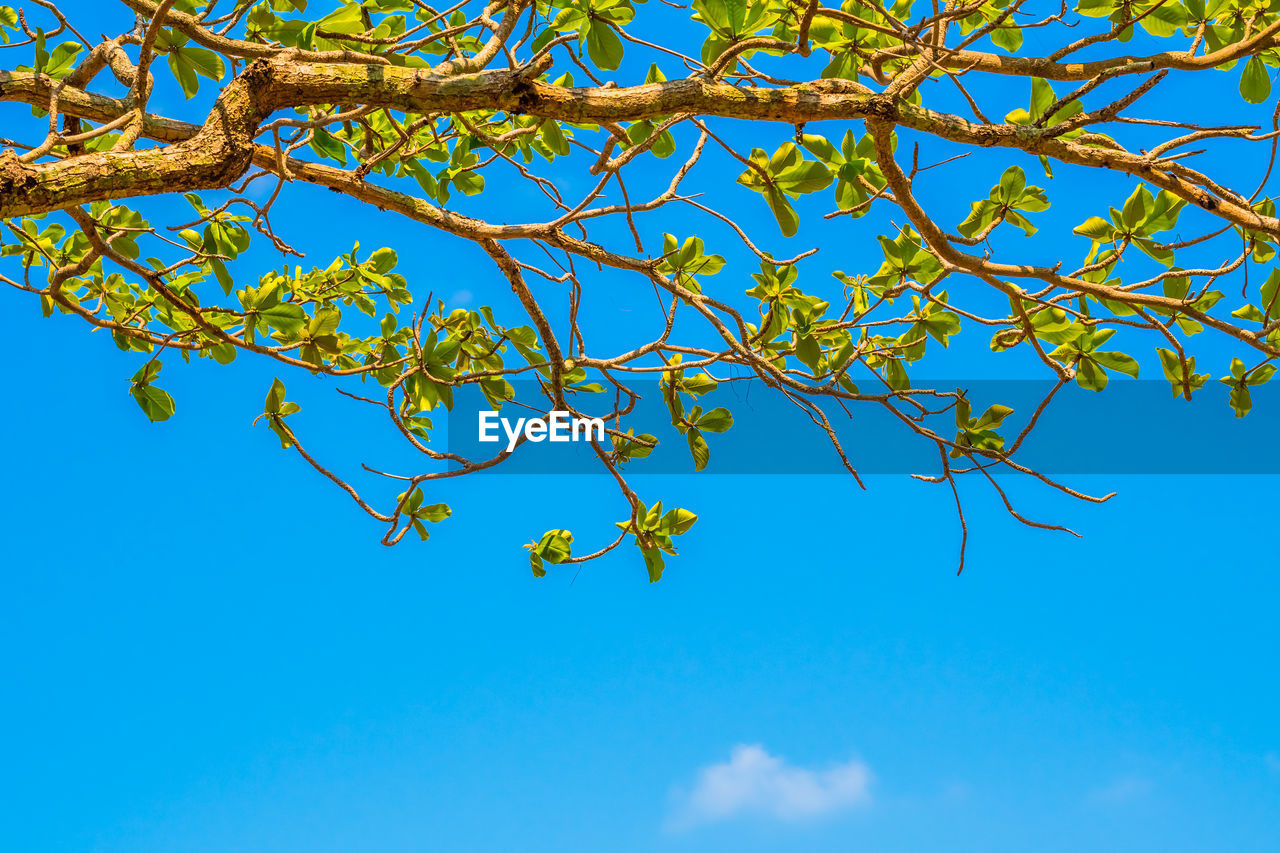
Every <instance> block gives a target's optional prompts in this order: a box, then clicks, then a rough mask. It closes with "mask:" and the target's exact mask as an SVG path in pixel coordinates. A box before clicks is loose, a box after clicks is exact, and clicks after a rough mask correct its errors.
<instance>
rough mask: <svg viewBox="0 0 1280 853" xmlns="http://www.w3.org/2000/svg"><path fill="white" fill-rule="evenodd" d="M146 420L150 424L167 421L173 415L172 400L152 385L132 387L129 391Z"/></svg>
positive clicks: (164, 392) (166, 393)
mask: <svg viewBox="0 0 1280 853" xmlns="http://www.w3.org/2000/svg"><path fill="white" fill-rule="evenodd" d="M129 393H130V394H132V395H133V399H134V400H136V401H137V403H138V406H139V407H140V408H141V409H142V411H143V413H144V414H145V415H146V416H147V419H148V420H150V421H151V422H152V423H156V422H158V421H167V420H168V419H169V418H170V417H172V415H173V410H174V404H173V398H172V397H170V396H169V393H168V392H167V391H163V390H161V389H159V388H157V387H155V386H154V385H134V386H133V387H132V388H130V389H129Z"/></svg>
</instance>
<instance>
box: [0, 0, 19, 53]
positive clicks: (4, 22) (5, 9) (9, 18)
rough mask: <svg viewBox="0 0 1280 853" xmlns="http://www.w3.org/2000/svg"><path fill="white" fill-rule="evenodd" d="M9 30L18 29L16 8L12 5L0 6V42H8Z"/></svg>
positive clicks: (15, 30)
mask: <svg viewBox="0 0 1280 853" xmlns="http://www.w3.org/2000/svg"><path fill="white" fill-rule="evenodd" d="M9 30H13V31H14V32H17V30H18V10H17V9H15V8H13V7H12V6H0V43H4V44H8V43H9Z"/></svg>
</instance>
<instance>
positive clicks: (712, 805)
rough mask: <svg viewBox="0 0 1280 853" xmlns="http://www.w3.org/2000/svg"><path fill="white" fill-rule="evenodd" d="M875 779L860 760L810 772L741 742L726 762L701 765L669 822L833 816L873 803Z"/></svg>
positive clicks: (675, 824) (680, 825)
mask: <svg viewBox="0 0 1280 853" xmlns="http://www.w3.org/2000/svg"><path fill="white" fill-rule="evenodd" d="M871 778H872V777H871V770H870V768H868V767H867V765H866V764H864V763H862V762H861V761H857V760H852V761H849V762H847V763H845V764H837V765H835V766H833V767H829V768H826V769H824V770H810V769H807V768H804V767H793V766H791V765H789V764H787V762H786V761H785V760H784V759H782V758H780V757H777V756H773V755H770V754H769V753H768V752H766V751H765V750H764V747H762V746H759V745H758V744H739V745H738V746H735V747H734V748H733V752H732V753H731V754H730V756H729V760H728V761H727V762H726V763H723V764H712V765H709V766H707V767H704V768H702V770H701V771H700V772H699V773H698V781H697V784H696V785H694V787H693V790H691V791H688V792H681V793H679V794H678V795H677V797H676V803H677V805H676V808H675V809H674V813H673V816H672V820H671V822H670V826H671V827H672V828H676V829H680V828H686V827H689V826H693V825H696V824H700V823H711V822H714V821H719V820H726V819H729V818H733V817H738V816H743V815H750V816H756V817H768V818H774V819H776V820H784V821H797V820H805V819H808V818H816V817H821V816H823V815H829V814H834V813H836V812H839V811H844V810H846V809H850V808H853V807H855V806H861V805H865V804H866V803H868V802H870V800H871V792H870V786H871Z"/></svg>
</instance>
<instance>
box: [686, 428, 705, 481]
mask: <svg viewBox="0 0 1280 853" xmlns="http://www.w3.org/2000/svg"><path fill="white" fill-rule="evenodd" d="M685 439H686V440H687V441H688V442H689V452H690V453H691V454H692V455H693V469H694V470H695V471H701V470H702V469H703V468H706V467H707V462H708V461H709V460H710V459H711V448H709V447H707V440H706V439H705V438H703V437H702V433H701V432H699V431H698V430H696V429H690V430H689V431H688V432H687V433H685Z"/></svg>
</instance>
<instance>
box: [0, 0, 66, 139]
mask: <svg viewBox="0 0 1280 853" xmlns="http://www.w3.org/2000/svg"><path fill="white" fill-rule="evenodd" d="M4 8H6V9H8V8H9V7H7V6H6V7H4ZM9 11H10V12H12V11H13V10H12V9H10V10H9ZM4 17H5V16H4V13H3V12H0V20H2V19H4ZM14 20H15V22H16V20H17V19H16V17H15V19H14ZM3 31H4V29H3V27H0V32H3ZM5 41H8V39H7V38H6V39H5ZM83 49H84V47H83V46H82V45H81V44H80V42H78V41H64V42H62V43H61V44H58V45H56V46H54V47H53V49H52V50H51V49H49V46H48V45H47V44H46V43H45V36H44V30H42V29H40V28H39V27H37V28H36V43H35V63H34V64H33V65H19V66H18V70H19V71H31V72H34V73H36V74H48V75H49V76H50V77H52V78H54V79H55V80H61V79H62V78H63V77H66V76H67V75H68V74H70V73H71V69H72V68H75V65H76V57H77V56H79V55H80V51H81V50H83ZM32 112H34V113H35V114H36V115H41V116H43V115H47V114H48V113H46V112H45V111H44V110H41V109H39V108H33V109H32Z"/></svg>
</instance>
